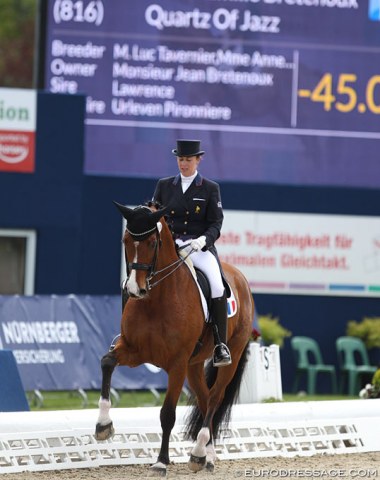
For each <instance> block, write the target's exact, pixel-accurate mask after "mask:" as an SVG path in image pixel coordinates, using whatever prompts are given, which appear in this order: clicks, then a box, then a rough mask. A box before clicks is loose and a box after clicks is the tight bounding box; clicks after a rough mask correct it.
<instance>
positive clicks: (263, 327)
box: [258, 314, 292, 348]
mask: <svg viewBox="0 0 380 480" xmlns="http://www.w3.org/2000/svg"><path fill="white" fill-rule="evenodd" d="M258 324H259V328H260V333H261V338H262V340H263V342H264V344H265V345H272V344H275V345H278V346H279V347H280V348H281V347H283V345H284V340H285V338H287V337H290V336H291V335H292V332H291V331H290V330H288V329H286V328H285V327H283V326H282V325H281V324H280V321H279V318H278V317H273V316H272V315H271V314H268V315H259V318H258Z"/></svg>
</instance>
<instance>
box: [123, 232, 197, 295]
mask: <svg viewBox="0 0 380 480" xmlns="http://www.w3.org/2000/svg"><path fill="white" fill-rule="evenodd" d="M154 230H155V235H156V242H155V247H154V254H153V259H152V262H151V263H140V262H130V263H128V262H127V265H128V272H127V273H128V277H129V275H130V271H131V270H145V271H147V272H148V276H147V279H146V285H147V288H148V290H151V289H152V288H153V287H155V286H157V285H158V284H160V283H161V282H162V281H163V280H165V278H167V277H169V276H170V275H172V274H173V273H174V272H175V271H176V270H177V269H178V268H179V267H180V266H181V265H182V264H183V263H184V261H185V260H186V258H187V256H188V255H190V253H189V254H188V255H187V256H186V257H185V258H182V257H178V259H177V260H175V261H174V262H173V263H170V264H169V265H167V266H166V267H164V268H161V269H160V270H157V259H158V251H159V247H160V246H161V243H162V240H161V237H160V234H159V232H158V229H157V227H155V228H154ZM127 231H128V233H129V234H130V235H131V236H132V238H133V239H134V240H136V241H141V240H145V239H146V238H147V237H148V236H150V235H151V232H150V231H149V232H144V235H145V236H144V238H140V239H137V238H134V237H137V235H136V234H132V233H131V232H130V231H129V230H128V229H127ZM147 233H149V234H148V235H147ZM186 246H187V245H183V246H182V247H180V248H184V247H186ZM125 255H127V253H126V251H125ZM126 260H127V259H126ZM170 269H171V270H170ZM167 270H169V271H168V273H166V275H164V276H163V277H161V278H159V279H158V280H156V281H155V282H153V283H151V281H152V280H153V279H154V277H156V276H157V275H159V274H161V273H163V272H166V271H167Z"/></svg>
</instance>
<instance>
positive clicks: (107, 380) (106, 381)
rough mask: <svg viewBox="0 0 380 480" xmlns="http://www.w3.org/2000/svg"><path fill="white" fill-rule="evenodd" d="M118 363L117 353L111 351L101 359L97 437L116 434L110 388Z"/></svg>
mask: <svg viewBox="0 0 380 480" xmlns="http://www.w3.org/2000/svg"><path fill="white" fill-rule="evenodd" d="M116 365H117V360H116V357H115V354H114V353H113V352H112V351H110V352H108V353H107V354H106V355H104V357H103V358H102V360H101V367H102V389H101V396H100V399H99V417H98V422H97V424H96V430H95V438H96V439H97V440H107V439H108V438H111V437H112V435H113V434H114V428H113V424H112V420H111V418H110V416H109V411H110V408H111V400H110V389H111V377H112V373H113V371H114V369H115V367H116Z"/></svg>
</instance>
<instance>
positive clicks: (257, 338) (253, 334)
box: [249, 328, 261, 342]
mask: <svg viewBox="0 0 380 480" xmlns="http://www.w3.org/2000/svg"><path fill="white" fill-rule="evenodd" d="M260 338H261V333H260V332H259V331H258V330H256V328H252V332H251V336H250V337H249V341H250V342H259V341H260Z"/></svg>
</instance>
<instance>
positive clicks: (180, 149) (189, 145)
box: [172, 140, 205, 157]
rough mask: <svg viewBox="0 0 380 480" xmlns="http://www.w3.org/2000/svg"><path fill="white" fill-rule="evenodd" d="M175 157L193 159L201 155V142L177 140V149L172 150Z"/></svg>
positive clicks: (202, 152)
mask: <svg viewBox="0 0 380 480" xmlns="http://www.w3.org/2000/svg"><path fill="white" fill-rule="evenodd" d="M172 153H174V155H175V156H176V157H193V156H196V155H203V154H204V153H205V152H204V151H203V150H201V142H200V141H199V140H177V148H176V149H174V150H172Z"/></svg>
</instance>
